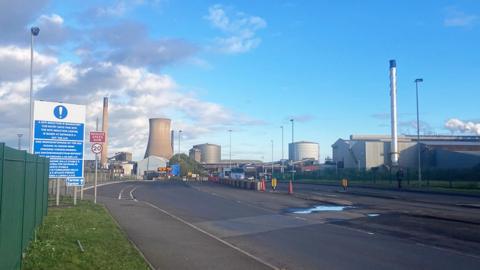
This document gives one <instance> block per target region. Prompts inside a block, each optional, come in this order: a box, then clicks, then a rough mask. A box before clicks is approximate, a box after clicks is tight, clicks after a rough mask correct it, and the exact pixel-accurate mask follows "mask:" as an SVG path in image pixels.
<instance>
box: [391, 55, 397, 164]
mask: <svg viewBox="0 0 480 270" xmlns="http://www.w3.org/2000/svg"><path fill="white" fill-rule="evenodd" d="M390 102H391V108H390V109H391V113H390V114H391V128H392V142H391V145H390V153H391V158H392V166H398V137H397V63H396V61H395V60H390Z"/></svg>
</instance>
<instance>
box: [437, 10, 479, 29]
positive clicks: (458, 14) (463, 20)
mask: <svg viewBox="0 0 480 270" xmlns="http://www.w3.org/2000/svg"><path fill="white" fill-rule="evenodd" d="M446 13H447V15H446V17H445V19H444V21H443V24H444V25H445V26H447V27H469V26H472V25H474V24H475V23H476V22H477V20H478V16H476V15H471V14H466V13H465V12H463V11H460V10H458V9H456V8H454V7H449V8H447V9H446Z"/></svg>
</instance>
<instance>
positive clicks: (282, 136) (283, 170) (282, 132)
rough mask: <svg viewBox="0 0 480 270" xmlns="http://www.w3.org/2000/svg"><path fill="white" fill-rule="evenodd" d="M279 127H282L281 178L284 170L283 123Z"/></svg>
mask: <svg viewBox="0 0 480 270" xmlns="http://www.w3.org/2000/svg"><path fill="white" fill-rule="evenodd" d="M280 128H281V129H282V165H281V171H282V178H283V176H284V175H283V173H284V170H283V160H284V156H283V125H282V126H280Z"/></svg>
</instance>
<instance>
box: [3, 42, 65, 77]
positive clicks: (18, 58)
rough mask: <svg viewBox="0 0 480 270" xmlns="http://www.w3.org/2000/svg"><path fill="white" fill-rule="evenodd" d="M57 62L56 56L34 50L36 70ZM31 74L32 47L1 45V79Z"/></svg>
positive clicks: (36, 71) (38, 70) (39, 70)
mask: <svg viewBox="0 0 480 270" xmlns="http://www.w3.org/2000/svg"><path fill="white" fill-rule="evenodd" d="M56 63H57V59H56V58H55V57H52V56H49V55H45V54H41V53H38V52H37V51H35V52H34V72H35V73H38V72H41V71H43V70H45V69H46V68H48V67H50V66H53V65H55V64H56ZM29 75H30V48H21V47H18V46H14V45H9V46H0V81H11V80H18V79H22V78H24V77H27V76H29Z"/></svg>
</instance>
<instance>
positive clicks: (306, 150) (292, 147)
mask: <svg viewBox="0 0 480 270" xmlns="http://www.w3.org/2000/svg"><path fill="white" fill-rule="evenodd" d="M319 153H320V146H319V145H318V143H316V142H306V141H300V142H294V143H289V144H288V159H289V160H293V161H300V160H303V159H307V158H308V159H310V158H311V159H314V160H317V161H318V160H319V158H320V154H319Z"/></svg>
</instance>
